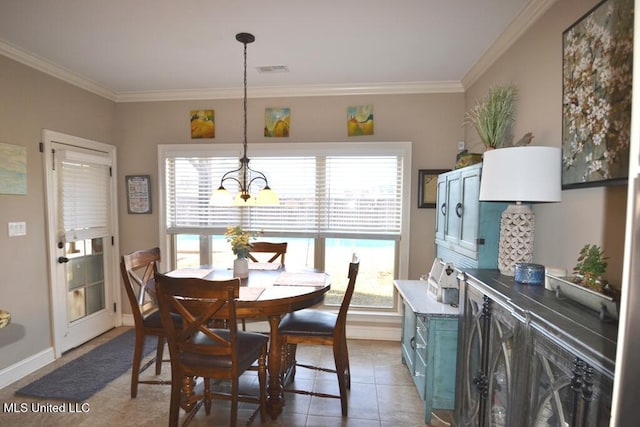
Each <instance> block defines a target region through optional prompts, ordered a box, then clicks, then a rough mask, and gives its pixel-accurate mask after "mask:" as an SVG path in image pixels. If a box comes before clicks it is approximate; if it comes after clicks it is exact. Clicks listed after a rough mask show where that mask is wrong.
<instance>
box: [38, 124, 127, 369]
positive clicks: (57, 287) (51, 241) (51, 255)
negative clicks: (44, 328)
mask: <svg viewBox="0 0 640 427" xmlns="http://www.w3.org/2000/svg"><path fill="white" fill-rule="evenodd" d="M53 143H58V144H68V145H70V146H73V147H78V148H80V149H88V150H96V151H101V152H105V153H108V154H109V155H110V156H111V158H112V159H113V163H112V166H111V174H112V176H113V177H114V180H113V181H112V184H111V186H112V188H111V200H110V204H109V205H110V209H111V212H110V215H109V216H110V219H111V220H110V222H111V224H110V227H111V230H112V233H111V234H112V236H113V245H112V251H111V253H112V255H111V256H108V257H106V258H105V289H106V287H110V288H109V290H108V292H109V294H110V295H112V298H111V299H109V300H106V301H105V308H107V309H109V307H110V306H111V305H113V304H115V311H114V312H113V320H114V325H113V326H114V327H116V326H120V325H121V324H122V310H121V301H122V299H121V292H120V279H119V278H120V269H119V264H118V258H119V257H118V254H119V250H118V248H119V238H118V204H117V201H118V194H117V189H118V186H117V181H116V180H115V179H116V178H115V177H117V176H118V175H117V172H116V171H117V167H116V166H117V165H116V147H115V146H113V145H109V144H104V143H101V142H97V141H92V140H89V139H85V138H80V137H77V136H73V135H68V134H64V133H61V132H56V131H52V130H49V129H43V130H42V149H41V151H42V152H43V154H44V156H43V163H44V169H45V170H44V179H45V205H46V207H47V215H46V233H47V234H46V239H47V241H46V245H47V256H48V258H47V259H48V261H47V267H48V274H49V277H48V285H49V287H48V289H49V302H50V305H49V306H50V310H51V311H50V316H51V336H52V345H53V351H54V357H55V358H56V359H57V358H59V357H61V356H62V348H61V346H62V344H61V343H62V340H63V338H64V331H65V330H66V325H67V323H68V322H67V320H66V319H67V310H66V305H67V304H66V297H65V298H62V297H61V295H66V285H65V283H58V282H59V281H58V280H57V274H56V267H57V265H56V264H57V261H56V259H57V253H58V251H59V250H60V249H58V248H57V241H58V236H57V213H56V211H55V207H56V206H57V201H56V200H54V199H55V198H54V197H53V195H54V194H55V191H54V188H53V186H54V183H55V180H54V178H53V168H54V166H55V163H54V162H55V160H54V156H52V155H51V150H52V144H53Z"/></svg>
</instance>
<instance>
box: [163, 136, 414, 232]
mask: <svg viewBox="0 0 640 427" xmlns="http://www.w3.org/2000/svg"><path fill="white" fill-rule="evenodd" d="M283 145H285V146H286V145H290V144H283ZM345 145H346V144H345ZM316 151H317V150H314V149H313V147H309V149H306V150H305V149H304V148H301V147H300V146H299V145H297V146H296V148H295V150H289V149H288V147H283V148H282V149H281V150H278V149H275V150H274V149H271V150H269V153H268V154H269V155H255V154H254V155H250V158H251V162H250V166H251V167H252V168H253V169H256V170H259V171H261V172H263V173H264V174H265V175H266V176H267V178H268V180H269V186H270V187H271V188H272V189H273V190H274V191H275V192H276V193H277V194H278V196H279V198H280V205H279V206H264V207H261V206H253V207H244V208H238V207H217V206H216V207H214V206H210V205H209V197H210V195H211V193H212V192H213V191H214V190H215V189H217V188H218V186H219V185H220V179H221V177H222V175H223V174H224V173H225V172H227V171H229V170H232V169H234V168H237V167H238V158H237V157H219V156H216V155H215V152H212V153H207V154H204V153H203V154H202V155H200V156H195V157H193V156H192V157H180V156H179V155H175V154H174V155H169V156H167V157H166V160H165V172H166V189H165V193H166V212H167V232H168V233H195V234H206V233H219V232H220V231H222V230H224V229H225V228H226V227H227V226H228V225H236V224H240V225H242V226H243V227H245V228H248V229H250V230H264V231H265V232H270V233H273V232H276V233H282V234H290V235H300V236H345V235H354V236H362V237H365V238H369V237H372V238H373V237H377V238H390V239H399V238H400V234H401V223H402V191H403V182H402V181H403V168H404V162H405V158H404V156H403V155H402V154H396V153H394V154H384V153H382V154H377V153H373V154H367V153H368V152H371V151H376V150H371V147H370V146H367V145H366V144H363V145H359V146H358V149H355V150H354V149H353V147H351V148H350V149H349V150H346V152H344V153H341V152H340V151H345V150H340V149H337V150H334V151H335V152H332V150H330V149H327V150H322V152H321V153H317V152H316ZM258 183H259V185H257V186H255V184H254V186H255V188H252V189H251V190H252V193H253V194H256V193H257V192H258V190H259V189H260V188H261V187H262V185H263V184H262V182H258ZM225 187H226V188H227V189H228V190H229V191H230V192H231V193H232V194H235V193H236V192H237V185H227V182H225Z"/></svg>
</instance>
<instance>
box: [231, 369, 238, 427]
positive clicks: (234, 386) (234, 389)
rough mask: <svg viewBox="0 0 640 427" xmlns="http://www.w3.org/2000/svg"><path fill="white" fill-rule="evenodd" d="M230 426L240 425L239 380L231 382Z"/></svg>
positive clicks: (235, 379)
mask: <svg viewBox="0 0 640 427" xmlns="http://www.w3.org/2000/svg"><path fill="white" fill-rule="evenodd" d="M229 425H230V426H232V427H233V426H236V425H238V378H237V377H236V378H234V379H232V380H231V418H230V420H229Z"/></svg>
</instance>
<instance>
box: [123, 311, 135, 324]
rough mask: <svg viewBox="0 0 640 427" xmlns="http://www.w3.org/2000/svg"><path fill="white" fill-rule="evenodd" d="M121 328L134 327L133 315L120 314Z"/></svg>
mask: <svg viewBox="0 0 640 427" xmlns="http://www.w3.org/2000/svg"><path fill="white" fill-rule="evenodd" d="M121 319H122V326H135V322H134V320H133V314H126V313H122V318H121Z"/></svg>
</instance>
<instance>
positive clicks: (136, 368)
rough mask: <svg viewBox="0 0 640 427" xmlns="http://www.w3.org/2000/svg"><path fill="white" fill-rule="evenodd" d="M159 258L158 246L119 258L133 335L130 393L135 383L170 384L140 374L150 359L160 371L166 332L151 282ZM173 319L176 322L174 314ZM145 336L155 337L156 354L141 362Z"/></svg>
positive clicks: (135, 391) (158, 372)
mask: <svg viewBox="0 0 640 427" xmlns="http://www.w3.org/2000/svg"><path fill="white" fill-rule="evenodd" d="M159 262H160V249H159V248H153V249H144V250H139V251H136V252H132V253H130V254H128V255H123V256H122V259H121V262H120V270H121V272H122V281H123V284H124V289H125V291H126V294H127V298H128V299H129V304H130V305H131V313H132V315H133V322H134V326H135V332H136V339H135V345H134V351H133V366H132V367H131V397H132V398H135V397H136V396H137V395H138V384H170V382H169V381H160V380H144V381H141V380H140V379H139V378H140V374H141V373H142V372H143V371H145V370H146V369H147V368H148V367H149V366H151V365H152V364H153V363H154V362H155V364H156V375H160V373H161V372H162V362H163V353H164V345H165V338H166V333H165V330H164V328H163V327H162V321H161V320H160V312H159V311H158V306H157V303H156V297H155V289H154V286H155V282H154V277H153V275H154V274H155V273H156V271H157V269H158V263H159ZM175 321H178V322H179V319H178V318H175ZM147 336H153V337H157V340H158V342H157V346H156V356H155V357H154V358H153V359H151V360H149V362H147V363H146V364H145V365H144V366H142V367H140V364H141V363H142V349H143V347H144V341H145V338H146V337H147Z"/></svg>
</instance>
